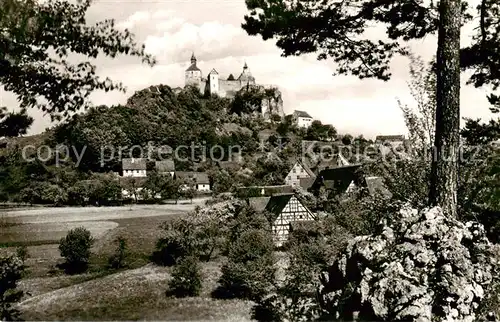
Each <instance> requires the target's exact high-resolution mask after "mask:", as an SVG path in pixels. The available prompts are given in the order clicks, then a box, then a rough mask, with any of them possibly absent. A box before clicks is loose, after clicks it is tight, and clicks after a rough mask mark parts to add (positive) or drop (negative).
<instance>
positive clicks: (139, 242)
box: [0, 200, 252, 321]
mask: <svg viewBox="0 0 500 322" xmlns="http://www.w3.org/2000/svg"><path fill="white" fill-rule="evenodd" d="M203 202H204V200H194V201H193V203H192V204H191V203H180V204H178V205H134V206H126V207H84V208H37V209H23V210H1V211H0V227H1V229H2V234H1V235H0V246H1V247H0V253H11V252H14V251H15V250H16V247H18V246H21V245H24V246H26V247H27V250H28V255H29V257H28V259H27V261H26V264H27V265H28V271H27V273H26V276H25V278H23V279H22V280H21V282H20V288H21V289H23V290H24V291H25V292H26V295H25V297H24V299H23V300H22V301H21V303H20V304H19V308H20V309H21V311H22V312H23V317H24V318H25V319H27V320H138V319H140V320H143V319H146V320H201V319H203V320H206V319H215V320H228V321H247V320H250V309H251V306H252V303H250V302H245V301H241V300H215V299H212V298H211V297H210V293H211V291H212V290H213V289H214V288H215V287H216V282H217V279H218V277H219V275H220V266H221V265H222V259H221V260H216V261H211V262H208V263H202V273H203V276H204V279H203V291H202V294H201V295H200V296H199V297H195V298H184V299H177V298H172V297H167V296H166V294H165V292H166V290H167V288H168V287H167V285H168V281H169V280H170V273H171V268H169V267H159V266H156V265H154V264H152V263H150V260H149V256H150V255H151V253H152V251H153V249H154V247H155V243H156V241H157V239H158V238H159V237H160V236H161V229H160V228H159V225H160V224H161V223H163V222H165V221H168V220H172V219H174V218H177V217H178V216H182V215H183V214H186V213H188V212H189V211H192V210H194V208H195V206H196V205H202V204H203ZM81 226H83V227H85V228H87V229H89V230H90V231H91V233H92V235H93V236H94V237H95V239H96V242H95V243H94V246H93V248H92V257H91V262H90V267H89V269H88V271H87V272H86V273H84V274H77V275H66V274H64V272H63V271H62V270H61V269H59V268H58V265H59V264H61V263H62V262H63V259H62V258H61V257H60V255H59V250H58V241H59V239H60V238H61V237H63V236H65V235H66V233H67V232H68V231H69V230H70V229H72V228H76V227H81ZM118 236H121V237H123V238H125V239H126V240H127V248H128V258H127V268H126V269H121V270H112V269H109V268H107V265H106V264H107V259H108V258H109V256H110V255H112V254H113V252H114V250H115V248H116V243H115V240H116V238H117V237H118Z"/></svg>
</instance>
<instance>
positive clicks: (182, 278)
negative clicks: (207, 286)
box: [167, 256, 202, 297]
mask: <svg viewBox="0 0 500 322" xmlns="http://www.w3.org/2000/svg"><path fill="white" fill-rule="evenodd" d="M201 278H202V276H201V274H200V265H199V262H198V259H197V258H196V257H193V256H188V257H185V258H183V259H181V260H180V261H179V263H178V264H177V265H176V266H175V267H174V270H173V272H172V280H171V281H170V282H169V290H168V291H167V294H172V295H175V296H176V297H187V296H198V295H199V294H200V291H201V287H202V285H201Z"/></svg>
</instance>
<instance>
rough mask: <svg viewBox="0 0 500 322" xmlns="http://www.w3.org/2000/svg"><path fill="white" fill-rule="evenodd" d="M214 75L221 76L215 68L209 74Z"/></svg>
mask: <svg viewBox="0 0 500 322" xmlns="http://www.w3.org/2000/svg"><path fill="white" fill-rule="evenodd" d="M212 74H216V75H219V73H217V71H216V70H215V68H212V70H211V71H210V73H208V75H212Z"/></svg>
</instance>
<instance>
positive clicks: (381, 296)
mask: <svg viewBox="0 0 500 322" xmlns="http://www.w3.org/2000/svg"><path fill="white" fill-rule="evenodd" d="M492 256H493V255H492V245H491V244H490V243H489V241H488V239H487V238H486V234H485V231H484V228H483V227H482V226H481V225H480V224H477V223H467V224H463V223H461V222H459V221H458V220H455V219H451V218H447V217H446V216H445V215H444V214H443V212H442V211H441V209H440V208H438V207H435V208H432V209H426V210H424V211H422V212H421V213H418V212H417V211H416V210H414V209H408V208H403V209H402V210H401V211H400V212H399V214H398V215H397V216H395V218H394V219H393V220H392V222H389V223H386V224H384V225H381V227H380V232H379V233H378V234H375V235H371V236H360V237H356V238H354V239H353V240H351V241H350V242H349V244H348V245H347V247H346V249H345V250H344V251H343V252H342V253H341V255H340V256H339V257H338V258H337V260H336V261H335V263H334V264H333V265H332V266H331V267H330V268H329V272H328V273H327V274H323V275H322V276H321V282H322V285H321V286H320V288H319V290H318V295H319V298H320V302H321V305H322V307H323V308H324V309H326V310H327V311H329V312H330V313H331V314H332V316H333V318H343V319H352V317H353V315H354V314H357V312H359V318H360V319H361V320H377V321H381V320H383V321H403V320H404V321H421V322H431V321H436V318H437V320H438V321H474V320H475V319H476V315H475V310H476V309H477V308H478V307H479V303H480V301H481V300H482V299H483V297H484V289H485V287H486V286H487V285H488V284H489V283H491V281H492V273H493V262H492Z"/></svg>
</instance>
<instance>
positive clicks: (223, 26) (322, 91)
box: [0, 0, 491, 138]
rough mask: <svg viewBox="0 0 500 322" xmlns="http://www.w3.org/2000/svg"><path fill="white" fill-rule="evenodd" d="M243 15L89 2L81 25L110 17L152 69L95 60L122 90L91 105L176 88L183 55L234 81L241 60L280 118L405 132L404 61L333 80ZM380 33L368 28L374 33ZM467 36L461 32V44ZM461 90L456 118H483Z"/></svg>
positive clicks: (422, 46)
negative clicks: (303, 116) (385, 77)
mask: <svg viewBox="0 0 500 322" xmlns="http://www.w3.org/2000/svg"><path fill="white" fill-rule="evenodd" d="M246 13H247V10H246V7H245V3H244V1H243V0H238V1H236V0H156V1H139V0H96V1H95V3H94V5H93V6H92V7H91V8H90V9H89V12H88V21H89V23H94V22H97V21H101V20H104V19H110V18H112V19H115V21H116V23H117V28H122V29H124V28H128V29H129V30H130V31H131V32H132V33H134V34H135V35H136V39H137V41H138V42H139V43H144V44H145V46H146V50H147V52H148V53H151V54H153V55H154V56H155V57H156V58H157V60H158V64H157V65H156V66H154V67H152V68H151V67H149V66H147V65H144V64H141V62H140V60H139V59H137V58H133V57H118V58H115V59H107V58H98V59H97V60H96V62H95V63H96V65H97V67H98V68H97V71H98V73H99V74H100V75H102V76H103V77H106V76H109V77H111V78H112V79H113V80H116V81H121V82H123V84H124V85H125V86H126V87H127V93H120V92H111V93H110V92H108V93H105V92H96V93H94V94H93V95H92V97H91V99H92V102H93V103H94V104H107V105H113V104H120V103H122V104H123V103H125V102H126V100H127V98H128V97H130V96H131V95H132V94H133V93H134V92H135V91H137V90H141V89H143V88H146V87H149V86H151V85H158V84H165V85H169V86H171V87H177V86H183V84H184V70H185V69H186V68H187V67H188V66H189V60H190V57H191V53H192V52H194V53H195V55H196V57H197V59H198V67H200V69H201V70H202V72H203V76H206V74H207V73H208V72H210V70H211V69H212V68H215V69H216V70H217V71H218V72H219V74H220V75H221V77H227V76H228V75H229V74H230V73H232V74H234V75H235V76H236V77H237V76H238V75H239V74H240V73H241V71H242V67H243V64H244V62H247V64H248V67H249V69H250V71H251V72H252V75H253V76H254V77H255V78H256V82H257V83H260V84H274V85H276V86H277V87H278V88H279V89H280V90H281V92H282V95H283V101H284V110H285V113H286V114H289V113H292V112H293V111H294V110H303V111H307V112H308V113H309V114H311V115H312V116H313V117H314V118H315V119H319V120H321V121H322V122H323V123H328V124H332V125H333V126H335V127H336V128H337V130H338V131H339V133H350V134H352V135H359V134H363V135H364V136H365V137H369V138H373V137H374V136H375V135H387V134H405V133H406V127H405V124H404V119H403V117H402V113H401V111H400V109H399V107H398V103H397V99H398V98H399V99H401V101H402V102H403V103H404V104H408V105H410V106H411V105H412V104H413V105H414V104H415V102H414V100H413V99H412V97H411V95H410V92H409V89H408V86H407V82H408V81H409V74H408V71H409V60H408V59H406V58H401V57H398V58H395V59H394V60H393V62H392V64H391V72H392V78H391V80H389V81H387V82H383V81H379V80H372V79H369V80H359V79H357V78H355V77H352V76H334V75H333V73H334V71H335V65H334V63H333V62H331V61H328V60H326V61H325V60H322V61H318V60H317V59H316V56H315V55H306V56H300V57H286V58H285V57H281V51H280V50H279V49H278V48H277V47H276V46H275V44H274V42H273V41H272V40H268V41H263V40H262V39H261V38H260V36H249V35H247V34H246V32H245V31H244V30H243V29H242V28H241V23H242V22H243V16H244V15H245V14H246ZM377 32H379V33H380V32H381V30H373V33H374V34H375V35H376V34H377ZM469 37H470V33H468V32H464V33H463V35H462V42H463V43H464V44H466V43H467V42H468V41H469V40H468V39H469ZM409 45H410V47H411V49H412V51H413V52H414V53H416V54H418V55H421V56H422V57H423V58H424V59H426V60H429V59H430V58H431V57H432V56H433V55H434V54H435V52H436V38H435V37H433V36H428V37H426V38H425V39H423V40H418V41H413V42H412V43H410V44H409ZM465 80H466V79H465V78H464V82H463V84H462V85H463V86H462V90H461V116H462V117H472V118H483V119H488V118H490V117H491V113H490V112H489V109H488V103H487V100H486V97H485V95H486V91H485V90H481V89H475V88H473V87H471V86H465ZM0 105H4V106H7V107H9V108H11V109H13V108H15V107H16V106H17V103H16V100H15V97H14V96H13V95H12V94H11V93H7V92H5V91H3V90H2V91H0ZM30 113H31V115H33V116H34V118H35V122H34V125H33V126H32V128H31V131H30V133H31V134H36V133H40V132H42V131H43V130H44V129H45V128H46V127H48V126H50V120H49V118H48V117H47V116H44V115H43V114H42V112H40V111H38V110H32V111H30Z"/></svg>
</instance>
